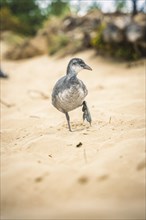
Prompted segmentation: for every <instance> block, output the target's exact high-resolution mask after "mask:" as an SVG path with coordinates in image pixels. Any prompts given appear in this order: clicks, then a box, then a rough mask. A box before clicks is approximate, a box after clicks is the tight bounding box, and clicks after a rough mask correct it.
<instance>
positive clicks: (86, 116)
mask: <svg viewBox="0 0 146 220" xmlns="http://www.w3.org/2000/svg"><path fill="white" fill-rule="evenodd" d="M82 111H83V120H85V119H86V120H87V121H88V122H89V123H90V125H91V122H92V119H91V115H90V112H89V109H88V106H87V103H86V101H84V102H83V107H82Z"/></svg>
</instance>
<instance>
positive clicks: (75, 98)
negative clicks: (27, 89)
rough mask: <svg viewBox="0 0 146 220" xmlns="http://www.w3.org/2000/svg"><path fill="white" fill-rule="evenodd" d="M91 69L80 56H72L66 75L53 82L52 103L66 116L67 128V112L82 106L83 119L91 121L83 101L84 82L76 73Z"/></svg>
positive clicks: (85, 103)
mask: <svg viewBox="0 0 146 220" xmlns="http://www.w3.org/2000/svg"><path fill="white" fill-rule="evenodd" d="M84 69H86V70H92V68H91V67H90V66H88V65H87V64H86V63H85V62H84V61H83V60H82V59H81V58H72V59H71V60H70V61H69V63H68V65H67V70H66V75H65V76H63V77H61V78H60V79H59V80H58V81H57V82H56V84H55V86H54V88H53V91H52V105H53V106H54V107H55V108H56V109H57V110H59V111H60V112H62V113H64V114H65V116H66V120H67V124H68V129H69V131H72V129H71V125H70V116H69V112H70V111H72V110H74V109H76V108H78V107H81V106H82V111H83V121H84V120H87V122H89V123H90V125H91V122H92V119H91V114H90V111H89V108H88V106H87V102H86V101H85V97H86V96H87V94H88V90H87V88H86V86H85V84H84V83H83V82H82V81H81V80H80V79H78V77H77V75H78V73H79V72H80V71H81V70H84Z"/></svg>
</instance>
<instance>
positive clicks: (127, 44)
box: [0, 0, 146, 60]
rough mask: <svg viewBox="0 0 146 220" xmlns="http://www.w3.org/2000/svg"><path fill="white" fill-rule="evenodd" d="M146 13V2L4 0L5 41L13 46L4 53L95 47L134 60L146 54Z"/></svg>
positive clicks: (32, 53)
mask: <svg viewBox="0 0 146 220" xmlns="http://www.w3.org/2000/svg"><path fill="white" fill-rule="evenodd" d="M145 13H146V4H145V0H127V1H125V0H118V1H117V0H106V1H101V0H90V1H88V0H59V1H57V0H29V1H28V0H21V1H18V0H1V2H0V15H1V16H0V22H1V30H0V31H1V40H3V41H6V42H7V43H8V44H9V46H10V47H11V48H10V49H9V50H8V51H7V53H6V54H5V55H4V56H5V58H8V59H22V58H27V57H33V56H36V55H39V54H45V53H47V54H50V55H53V54H55V53H59V55H60V56H64V55H67V54H74V53H76V52H78V51H82V50H85V49H88V48H94V49H95V50H96V51H97V54H101V55H104V56H112V57H114V58H117V59H124V60H136V59H138V58H140V57H144V56H145V55H146V54H145V49H146V41H145V39H146V22H145V21H146V14H145ZM64 48H65V50H64Z"/></svg>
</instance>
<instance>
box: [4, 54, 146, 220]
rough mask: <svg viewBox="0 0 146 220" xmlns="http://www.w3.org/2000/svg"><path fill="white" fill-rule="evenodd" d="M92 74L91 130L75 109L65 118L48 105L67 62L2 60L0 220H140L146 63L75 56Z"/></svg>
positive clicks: (86, 76)
mask: <svg viewBox="0 0 146 220" xmlns="http://www.w3.org/2000/svg"><path fill="white" fill-rule="evenodd" d="M75 57H80V58H82V59H83V60H84V61H85V62H86V63H87V64H88V65H89V66H91V67H92V68H93V71H92V72H91V71H87V70H84V71H82V72H80V73H79V75H78V77H79V78H80V79H81V80H82V81H83V82H84V83H85V84H86V86H87V88H88V92H89V94H88V96H87V98H86V101H87V103H88V106H89V109H90V112H91V115H92V121H93V122H92V126H90V125H89V124H88V123H87V122H84V123H83V120H82V111H81V108H78V109H76V110H74V111H72V112H70V117H71V126H72V129H73V132H69V131H68V128H67V123H66V118H65V116H64V115H63V114H62V113H61V112H59V111H57V110H56V109H55V108H54V107H53V106H52V104H51V92H52V88H53V86H54V84H55V82H56V81H57V80H58V79H59V78H60V77H61V76H63V75H64V74H65V71H66V66H67V64H68V61H69V60H70V59H71V58H72V56H67V57H65V58H61V59H59V58H57V57H55V56H54V57H49V56H47V55H43V56H38V57H35V58H31V59H27V60H21V61H8V60H4V59H3V60H2V69H3V70H4V71H5V72H7V73H8V74H9V79H8V80H1V116H2V117H1V219H6V220H12V219H13V220H14V219H15V220H16V219H19V220H22V219H23V220H26V219H41V220H43V219H52V220H53V219H54V220H56V219H58V220H59V219H62V220H63V219H83V220H84V219H88V220H90V219H99V220H101V219H104V220H111V219H112V220H134V219H135V220H144V219H145V64H144V61H142V63H141V64H140V65H137V66H132V67H130V68H128V67H127V65H126V63H124V62H123V63H118V62H113V61H111V60H108V59H105V58H101V57H100V56H95V54H94V52H93V51H90V50H89V51H85V52H81V53H78V54H76V55H75Z"/></svg>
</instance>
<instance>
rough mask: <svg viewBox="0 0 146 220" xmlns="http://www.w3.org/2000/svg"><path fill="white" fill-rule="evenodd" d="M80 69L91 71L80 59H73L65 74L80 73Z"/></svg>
mask: <svg viewBox="0 0 146 220" xmlns="http://www.w3.org/2000/svg"><path fill="white" fill-rule="evenodd" d="M82 69H87V70H92V69H91V67H90V66H88V65H87V64H86V63H85V62H84V61H83V60H82V59H80V58H73V59H71V60H70V62H69V64H68V68H67V74H68V73H69V72H70V71H73V72H75V73H78V72H80V71H81V70H82Z"/></svg>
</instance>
